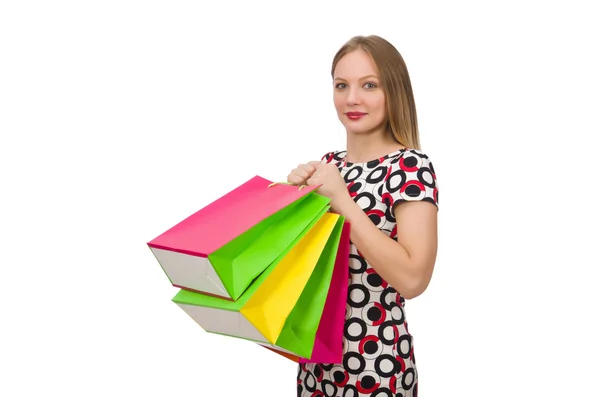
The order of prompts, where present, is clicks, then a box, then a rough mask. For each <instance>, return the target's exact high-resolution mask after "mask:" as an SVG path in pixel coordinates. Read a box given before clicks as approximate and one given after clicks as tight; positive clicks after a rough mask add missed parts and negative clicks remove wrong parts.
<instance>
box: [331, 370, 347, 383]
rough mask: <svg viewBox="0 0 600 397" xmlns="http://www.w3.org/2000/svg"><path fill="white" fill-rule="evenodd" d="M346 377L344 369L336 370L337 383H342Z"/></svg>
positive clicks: (334, 374)
mask: <svg viewBox="0 0 600 397" xmlns="http://www.w3.org/2000/svg"><path fill="white" fill-rule="evenodd" d="M344 379H346V376H345V375H344V373H343V372H342V371H335V372H334V373H333V380H334V381H335V383H337V384H340V383H342V382H343V381H344Z"/></svg>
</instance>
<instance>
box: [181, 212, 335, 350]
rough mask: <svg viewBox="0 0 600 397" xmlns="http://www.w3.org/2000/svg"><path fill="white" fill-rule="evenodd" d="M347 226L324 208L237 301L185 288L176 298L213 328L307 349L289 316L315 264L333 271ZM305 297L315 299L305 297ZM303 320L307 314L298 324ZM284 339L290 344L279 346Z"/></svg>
mask: <svg viewBox="0 0 600 397" xmlns="http://www.w3.org/2000/svg"><path fill="white" fill-rule="evenodd" d="M342 227H343V218H342V217H341V216H340V215H338V214H333V213H328V212H324V213H323V214H322V215H321V216H319V217H318V219H317V220H316V221H315V222H314V223H313V224H311V225H310V227H309V228H308V230H307V232H306V233H305V234H304V235H302V236H300V237H298V238H297V239H296V240H295V241H294V243H293V244H292V245H291V246H290V247H288V249H287V250H286V252H284V253H283V254H282V256H281V257H280V258H278V260H276V261H274V262H273V264H271V265H270V266H269V267H268V268H267V269H266V270H265V271H264V272H263V273H261V275H260V276H259V277H258V278H257V279H256V281H255V282H253V283H252V284H251V285H250V286H249V287H248V288H247V290H246V291H245V292H244V293H243V294H242V295H241V297H240V298H239V299H238V300H236V301H229V300H225V299H220V298H217V297H213V296H208V295H206V294H200V293H197V292H194V291H189V290H183V289H182V290H180V291H179V292H178V293H177V294H176V295H175V297H174V298H173V302H175V303H176V304H177V305H178V306H179V307H180V308H181V309H183V310H184V311H185V312H186V313H187V314H188V315H189V316H190V317H191V318H192V319H193V320H194V321H196V323H198V324H199V325H200V326H201V327H202V328H203V329H204V330H205V331H207V332H211V333H217V334H222V335H228V336H232V337H237V338H243V339H248V340H251V341H254V342H258V343H263V344H265V345H267V346H273V347H278V348H279V349H280V350H281V351H283V352H288V353H291V354H297V355H299V354H304V352H305V350H306V349H305V347H304V346H302V345H299V344H296V343H294V342H293V341H291V342H290V336H289V333H290V332H291V331H290V330H289V329H287V328H286V327H285V326H286V321H287V319H288V317H289V316H290V314H291V313H292V311H293V309H294V307H295V306H296V305H297V303H298V301H299V300H300V299H301V296H302V292H303V291H304V289H305V286H306V285H307V284H308V283H309V280H310V279H311V276H312V275H313V272H314V271H315V268H318V267H321V266H324V267H325V268H328V269H329V270H323V271H320V272H319V274H320V275H323V276H324V277H327V276H326V274H327V272H329V273H330V275H329V276H328V277H329V278H331V273H332V271H333V265H334V263H335V254H336V252H337V248H336V249H335V250H334V251H333V255H332V252H331V249H329V248H330V247H332V246H336V245H337V244H338V243H339V239H340V235H341V231H342ZM313 281H314V279H313ZM324 300H325V299H323V301H324ZM303 301H304V302H305V303H306V302H308V301H309V300H308V299H306V298H303ZM323 306H324V303H323V305H322V307H323ZM321 311H322V309H321ZM298 321H301V318H297V319H296V320H295V321H294V324H295V323H296V322H298ZM315 329H316V327H315ZM292 331H293V330H292ZM313 339H314V336H313ZM280 344H281V345H283V346H285V347H281V346H278V345H280Z"/></svg>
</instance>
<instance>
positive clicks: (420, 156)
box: [388, 148, 433, 168]
mask: <svg viewBox="0 0 600 397" xmlns="http://www.w3.org/2000/svg"><path fill="white" fill-rule="evenodd" d="M388 160H389V162H390V164H398V163H401V165H405V166H407V167H411V168H412V167H419V168H420V167H424V166H425V167H433V164H432V162H431V158H430V157H429V154H428V153H426V152H425V151H424V150H422V149H414V148H404V149H402V150H400V151H399V152H397V153H394V155H392V156H390V157H389V159H388Z"/></svg>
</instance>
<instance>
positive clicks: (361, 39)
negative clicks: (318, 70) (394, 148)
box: [331, 35, 421, 149]
mask: <svg viewBox="0 0 600 397" xmlns="http://www.w3.org/2000/svg"><path fill="white" fill-rule="evenodd" d="M357 49H362V50H364V51H366V52H367V53H368V54H369V55H370V56H371V58H372V59H373V62H375V65H376V67H377V69H378V72H379V75H380V76H379V77H380V79H381V85H382V89H383V92H384V95H385V99H386V113H387V125H386V128H387V130H388V131H389V132H390V133H391V134H392V137H393V138H394V139H395V140H396V141H397V142H398V143H400V144H401V145H404V146H406V147H409V148H413V149H421V143H420V140H419V126H418V122H417V109H416V107H415V99H414V96H413V92H412V85H411V83H410V76H409V74H408V69H407V68H406V64H405V63H404V59H403V58H402V55H400V52H399V51H398V50H397V49H396V47H394V46H393V45H392V44H391V43H390V42H388V41H387V40H385V39H383V38H381V37H379V36H376V35H371V36H355V37H353V38H351V39H350V40H348V41H347V42H346V43H345V44H344V45H343V46H342V47H341V48H340V49H339V50H338V52H337V53H336V54H335V56H334V57H333V63H332V65H331V77H332V78H333V75H334V70H335V67H336V65H337V63H338V61H339V60H340V59H341V58H342V57H343V56H344V55H346V54H347V53H349V52H352V51H354V50H357Z"/></svg>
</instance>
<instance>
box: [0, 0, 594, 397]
mask: <svg viewBox="0 0 600 397" xmlns="http://www.w3.org/2000/svg"><path fill="white" fill-rule="evenodd" d="M200 3H201V2H196V1H162V2H159V1H126V0H119V1H108V0H105V1H102V2H85V1H78V2H77V1H70V2H67V1H53V2H41V1H40V2H32V1H5V2H2V3H1V5H0V58H1V61H0V72H1V73H0V133H1V140H0V166H1V167H2V168H1V171H0V175H1V181H2V185H1V186H2V188H1V190H2V193H1V195H0V200H1V206H0V216H1V219H0V232H1V236H0V237H1V240H0V241H1V249H2V251H1V253H2V256H1V260H2V274H1V276H0V283H1V285H0V298H1V299H0V305H1V313H2V324H3V325H2V326H1V327H0V335H1V336H0V366H1V368H0V374H1V376H0V377H1V379H2V380H1V381H0V395H3V396H11V397H16V396H38V395H57V396H58V395H60V396H145V395H152V396H155V395H156V396H160V395H169V396H177V395H186V396H191V395H193V396H224V397H226V396H240V395H244V396H245V395H248V396H262V397H265V396H274V397H275V396H276V397H281V396H294V395H295V390H296V386H295V376H296V366H295V364H294V363H292V362H289V361H287V360H286V359H283V358H281V357H279V356H277V355H275V354H274V353H271V352H269V351H267V350H266V349H263V348H260V347H258V346H256V345H253V344H251V343H248V342H246V341H238V340H232V339H229V338H225V337H221V336H213V335H209V334H207V333H205V332H204V331H203V330H202V329H201V328H200V327H199V326H198V325H196V323H194V322H193V320H191V318H189V317H188V316H187V315H186V314H185V313H184V312H183V311H181V310H180V309H179V308H177V306H175V304H174V303H172V302H171V301H170V299H171V298H172V297H173V295H174V294H175V293H176V290H175V289H174V288H173V287H171V286H170V285H169V283H168V280H167V279H166V277H165V275H164V274H163V273H162V270H161V269H160V267H159V265H158V263H157V262H156V261H155V259H154V257H153V256H152V254H151V253H150V251H149V249H148V248H147V246H146V242H147V241H149V240H150V239H152V238H154V237H155V236H157V235H158V234H160V233H162V232H163V231H165V230H166V229H167V228H169V227H171V226H172V225H174V224H175V223H177V222H179V221H180V220H182V219H183V218H184V217H187V216H188V215H190V214H191V213H193V212H195V211H197V210H198V209H199V208H201V207H202V206H204V205H206V204H208V203H209V202H210V201H212V200H213V199H215V198H216V197H219V196H220V195H222V194H224V193H225V192H227V191H229V190H230V189H231V188H233V187H235V186H237V185H238V184H239V183H241V182H243V181H245V180H246V179H248V178H249V177H251V176H253V175H256V174H258V175H262V176H264V177H266V178H269V179H273V180H284V179H285V177H286V176H287V174H288V172H289V170H290V169H292V168H293V167H295V166H296V165H297V164H298V163H300V162H305V161H309V160H315V159H319V158H320V157H321V156H322V155H323V154H324V153H325V152H327V151H329V150H334V149H340V148H343V147H344V144H345V136H344V131H343V129H342V128H341V126H340V125H339V123H338V121H337V119H336V116H335V112H334V108H333V103H332V96H331V82H330V76H329V68H330V63H331V59H332V57H333V55H334V53H335V51H336V50H337V49H338V47H339V46H341V45H342V44H343V42H344V41H346V40H347V39H349V38H350V37H352V36H354V35H356V34H378V35H381V36H383V37H385V38H386V39H388V40H390V41H391V42H392V43H393V44H394V45H396V46H397V48H398V49H399V50H400V52H401V53H402V55H403V56H404V58H405V60H406V62H407V65H408V67H409V71H410V74H411V77H412V83H413V88H414V92H415V96H416V103H417V110H418V116H419V123H420V129H421V136H422V144H423V150H424V151H425V152H426V153H427V154H428V155H429V156H430V158H431V159H432V161H433V164H434V166H435V168H436V171H437V173H438V178H439V182H440V213H439V221H440V249H439V257H438V261H437V265H436V269H435V273H434V277H433V280H432V282H431V284H430V287H429V289H428V290H427V291H426V293H425V294H424V295H422V296H420V297H418V298H416V299H414V300H412V301H408V303H407V314H408V321H409V328H410V330H411V332H412V333H413V334H414V336H415V343H416V346H415V349H416V350H415V354H416V357H417V364H418V370H419V378H420V395H421V396H427V397H430V396H442V395H444V396H460V397H466V396H478V397H479V396H486V397H492V396H505V395H511V396H533V395H540V396H541V395H544V396H563V395H567V394H568V395H586V396H588V395H589V396H591V395H596V394H595V393H596V392H597V389H596V388H594V390H596V391H593V390H589V389H590V388H592V387H594V386H595V382H594V381H593V379H594V378H595V376H596V375H597V373H596V372H597V369H598V362H597V356H598V354H600V346H599V343H598V335H599V332H600V329H599V328H600V327H599V324H598V317H597V314H596V307H597V303H598V302H599V301H600V296H599V293H598V292H597V289H596V280H597V277H596V276H593V275H592V272H594V271H595V270H597V269H596V268H597V267H598V265H599V260H598V256H597V249H596V247H597V246H598V242H597V238H598V236H599V233H598V229H597V222H598V220H599V217H598V209H597V205H596V200H597V197H598V182H597V175H598V166H597V164H598V163H597V162H596V161H595V160H594V159H593V157H594V154H596V150H595V146H594V144H593V142H594V141H595V140H596V135H598V133H599V132H600V128H599V127H600V123H599V122H598V119H597V115H598V108H599V106H598V105H599V100H598V92H599V90H600V84H599V83H600V81H599V78H598V74H597V71H598V70H600V62H599V60H598V49H597V48H598V46H597V42H595V41H594V40H593V37H594V36H597V35H598V34H600V29H598V25H597V20H596V19H597V18H595V16H594V13H592V8H591V4H592V3H593V2H591V1H590V2H583V1H572V2H569V4H568V6H567V5H566V3H564V2H562V3H558V2H532V1H504V2H501V3H498V4H497V5H496V4H492V3H489V2H481V1H471V2H466V1H452V2H449V1H422V2H418V4H415V3H417V2H407V1H398V0H395V1H372V2H369V3H367V2H356V1H319V2H309V1H302V2H294V3H290V2H286V1H281V2H273V3H272V4H268V3H266V2H259V1H229V2H225V1H223V2H214V3H211V5H200ZM593 24H596V26H593ZM593 302H596V303H595V304H594V303H593Z"/></svg>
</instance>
